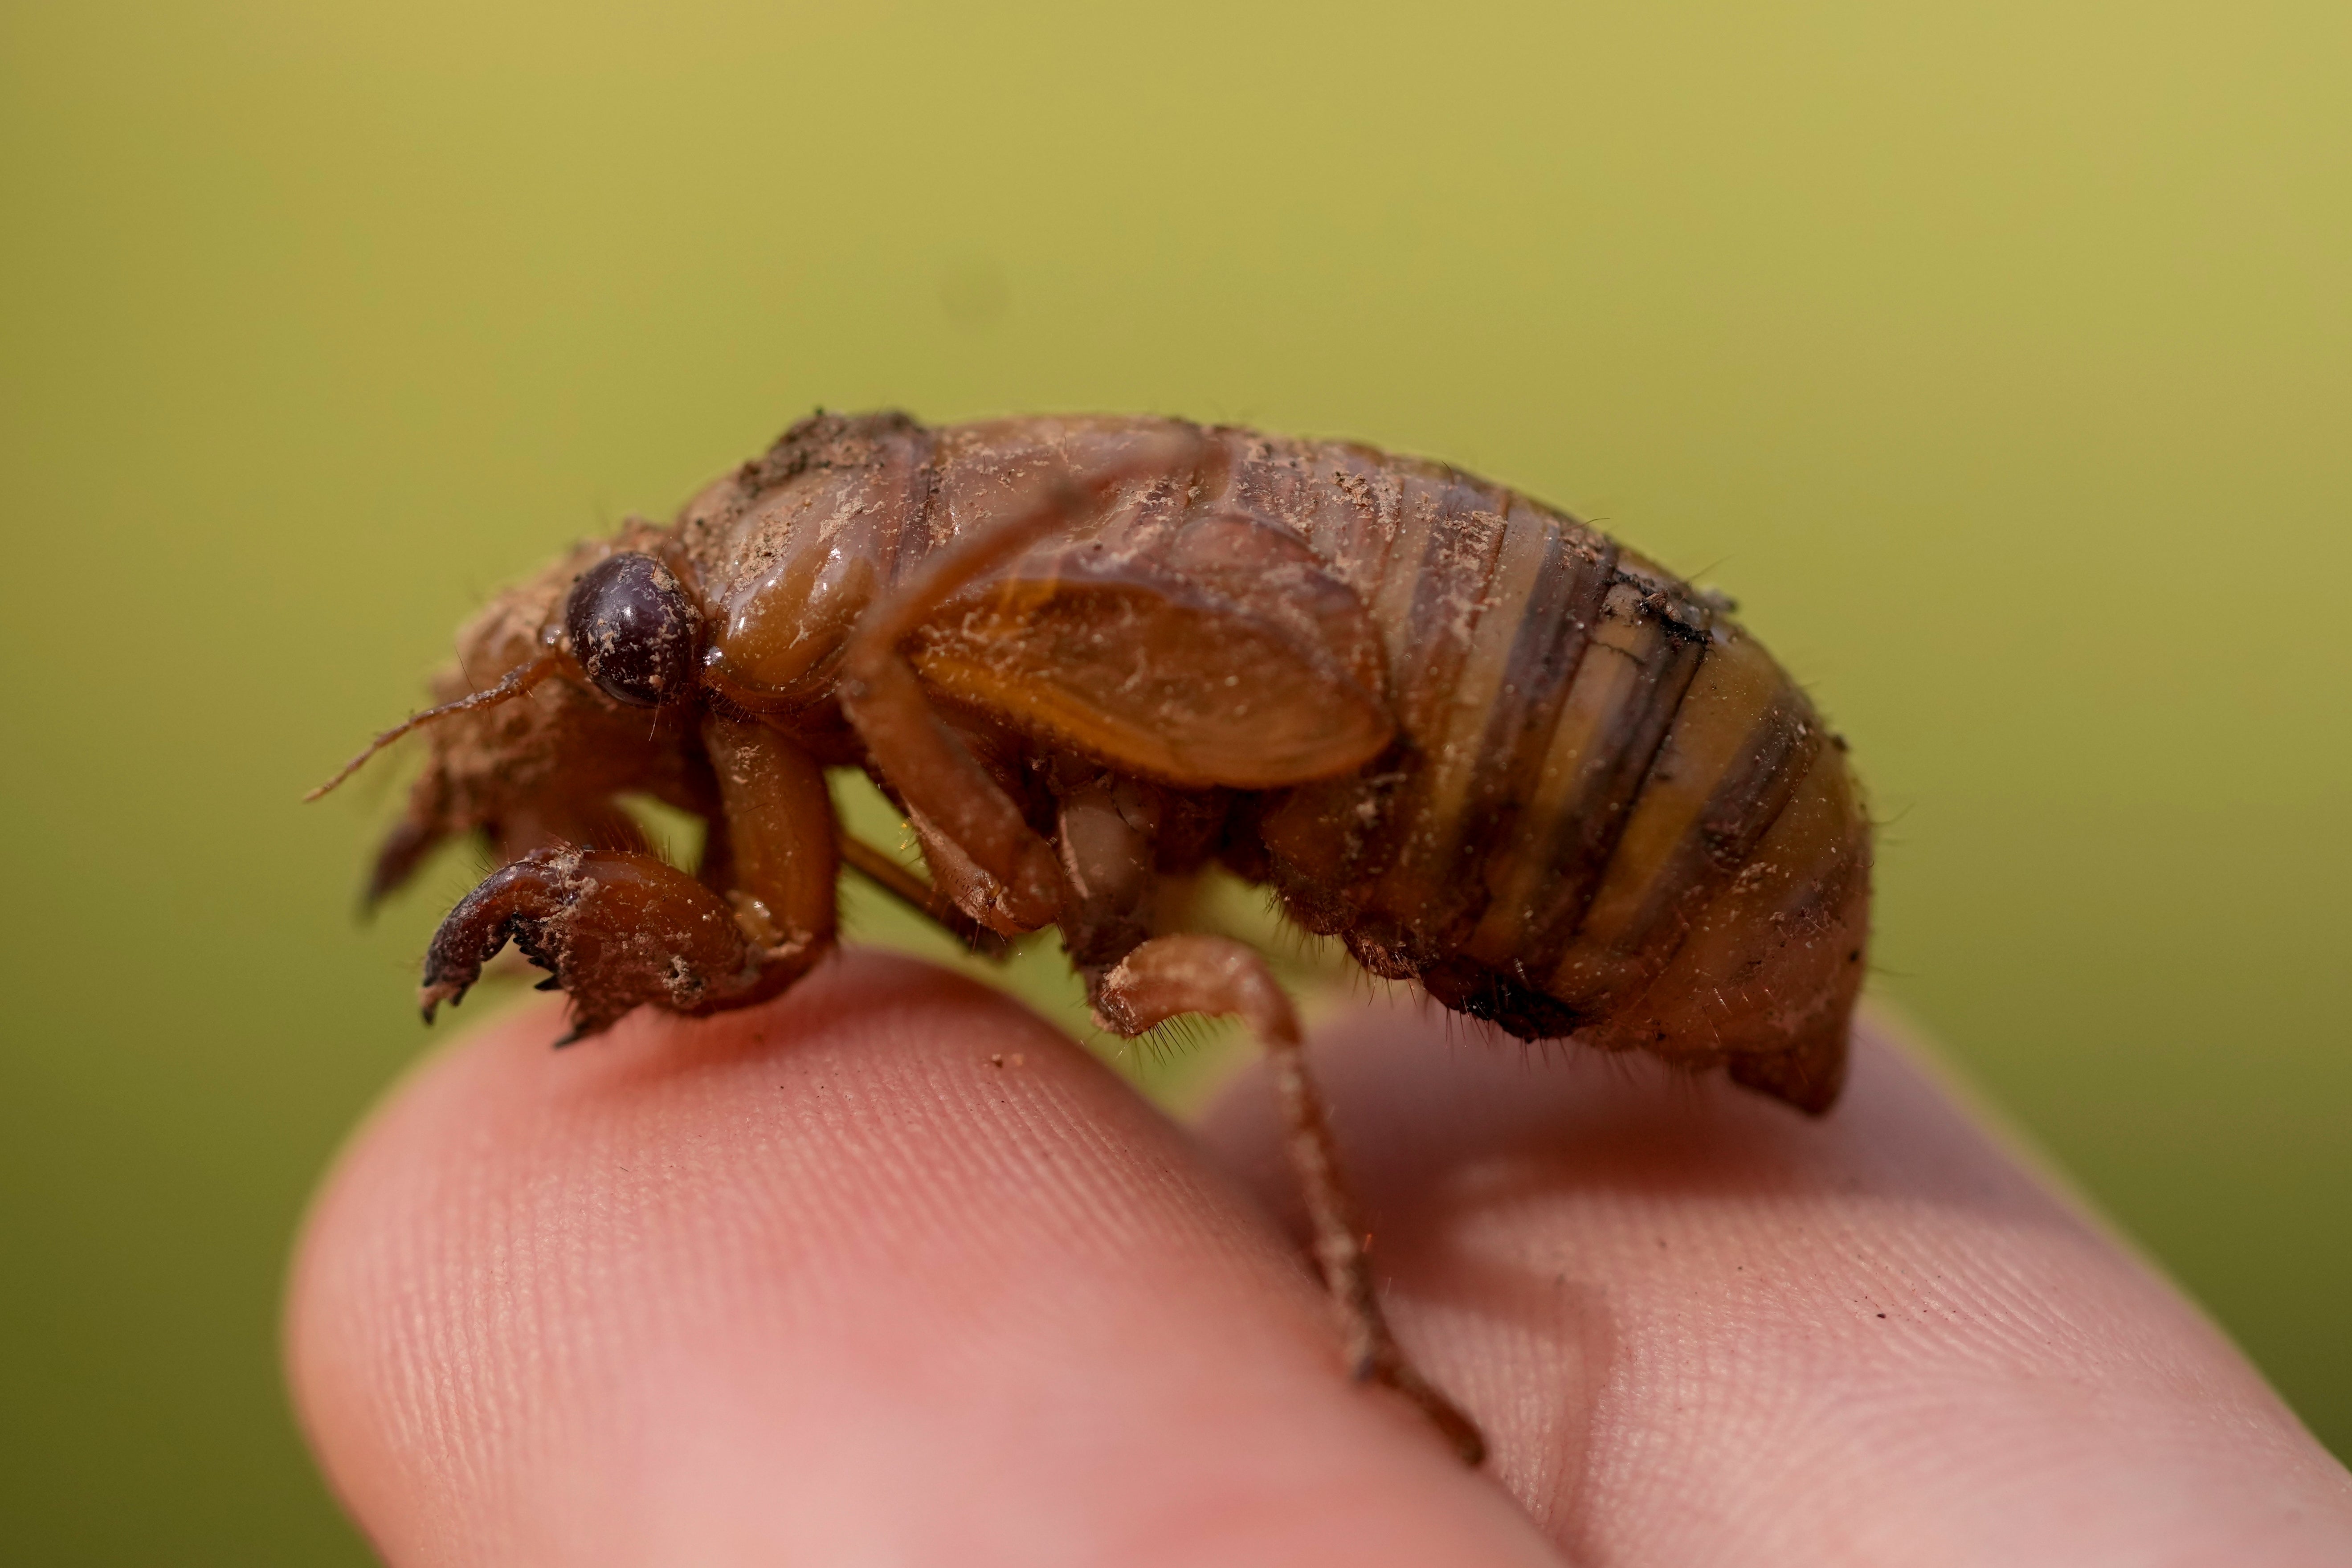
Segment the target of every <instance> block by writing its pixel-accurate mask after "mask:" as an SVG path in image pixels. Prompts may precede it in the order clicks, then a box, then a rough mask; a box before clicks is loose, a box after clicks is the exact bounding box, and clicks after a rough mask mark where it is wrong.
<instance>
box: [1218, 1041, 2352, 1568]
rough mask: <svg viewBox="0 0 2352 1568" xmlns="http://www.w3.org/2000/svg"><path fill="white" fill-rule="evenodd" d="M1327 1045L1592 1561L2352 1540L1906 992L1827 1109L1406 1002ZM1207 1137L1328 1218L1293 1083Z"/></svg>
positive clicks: (1462, 1390)
mask: <svg viewBox="0 0 2352 1568" xmlns="http://www.w3.org/2000/svg"><path fill="white" fill-rule="evenodd" d="M1314 1062H1315V1068H1316V1070H1317V1072H1318V1077H1319V1079H1321V1081H1322V1083H1323V1085H1324V1088H1325V1090H1326V1093H1327V1097H1328V1100H1330V1102H1331V1104H1332V1106H1333V1108H1334V1110H1333V1120H1334V1122H1335V1124H1336V1126H1337V1129H1338V1131H1339V1134H1340V1137H1341V1141H1342V1145H1343V1152H1344V1157H1345V1160H1346V1164H1347V1168H1348V1171H1349V1174H1350V1176H1351V1177H1352V1178H1353V1180H1354V1183H1355V1185H1356V1186H1357V1188H1358V1191H1359V1193H1360V1195H1361V1198H1362V1200H1363V1204H1364V1210H1365V1213H1366V1215H1367V1218H1368V1223H1369V1225H1370V1228H1371V1230H1372V1232H1373V1235H1374V1238H1375V1240H1374V1257H1375V1258H1376V1259H1377V1260H1378V1263H1379V1267H1380V1269H1381V1274H1382V1276H1383V1283H1384V1286H1385V1287H1386V1288H1387V1289H1388V1291H1389V1293H1390V1298H1391V1303H1392V1316H1393V1317H1394V1318H1395V1320H1396V1321H1397V1322H1398V1324H1399V1327H1400V1331H1401V1333H1402V1336H1403V1337H1404V1338H1405V1339H1406V1341H1407V1342H1408V1343H1409V1344H1411V1345H1412V1347H1413V1348H1414V1350H1415V1352H1416V1353H1417V1354H1418V1355H1419V1356H1420V1358H1421V1360H1422V1363H1423V1371H1424V1372H1425V1373H1428V1374H1429V1375H1431V1376H1432V1377H1433V1379H1434V1381H1436V1382H1437V1383H1438V1384H1441V1385H1442V1386H1444V1387H1445V1388H1447V1389H1448V1390H1450V1391H1452V1392H1454V1394H1457V1395H1458V1396H1459V1397H1461V1398H1462V1400H1463V1401H1464V1402H1465V1404H1466V1405H1468V1407H1469V1408H1470V1409H1471V1410H1472V1411H1473V1412H1474V1413H1475V1414H1476V1415H1478V1416H1479V1417H1480V1418H1481V1419H1482V1420H1483V1421H1484V1422H1485V1423H1486V1429H1487V1434H1488V1436H1489V1438H1490V1440H1491V1442H1492V1444H1493V1447H1494V1458H1493V1461H1492V1463H1493V1466H1494V1468H1495V1470H1496V1475H1497V1476H1498V1478H1499V1479H1501V1480H1502V1481H1503V1482H1504V1484H1506V1485H1507V1487H1508V1488H1509V1489H1511V1490H1512V1492H1513V1493H1514V1494H1515V1495H1516V1496H1517V1498H1518V1499H1519V1500H1520V1501H1521V1503H1522V1504H1523V1505H1524V1506H1525V1507H1526V1508H1527V1509H1528V1511H1529V1513H1530V1515H1531V1516H1532V1517H1533V1518H1534V1519H1536V1520H1537V1521H1538V1522H1539V1523H1540V1524H1541V1525H1542V1526H1543V1528H1544V1529H1545V1531H1546V1532H1547V1534H1548V1535H1549V1537H1550V1538H1551V1540H1552V1541H1553V1542H1555V1543H1556V1544H1557V1545H1559V1546H1560V1547H1561V1548H1562V1549H1563V1550H1564V1551H1566V1552H1567V1553H1568V1554H1569V1555H1570V1557H1571V1558H1573V1559H1575V1560H1578V1561H1587V1560H1590V1561H1598V1562H1608V1563H1674V1564H1698V1563H1740V1564H1743V1565H1753V1568H1769V1565H1770V1564H1775V1563H1791V1564H1794V1563H1804V1564H1808V1565H1809V1568H1811V1565H1819V1564H1833V1563H1905V1564H1923V1565H1925V1564H1953V1565H1955V1568H1958V1565H1963V1564H1965V1565H1979V1564H2002V1565H2004V1568H2034V1565H2038V1564H2044V1563H2047V1564H2053V1565H2055V1564H2066V1565H2068V1568H2079V1565H2081V1564H2085V1563H2210V1562H2243V1563H2252V1562H2260V1563H2297V1564H2300V1563H2336V1564H2341V1563H2347V1562H2352V1478H2347V1475H2346V1473H2345V1471H2344V1469H2343V1468H2342V1467H2341V1466H2339V1465H2337V1464H2336V1462H2335V1461H2334V1460H2333V1459H2332V1458H2329V1457H2328V1456H2327V1455H2326V1452H2325V1451H2324V1450H2322V1449H2321V1448H2320V1447H2318V1445H2317V1444H2316V1443H2315V1442H2314V1441H2313V1440H2312V1438H2311V1437H2310V1436H2309V1435H2308V1434H2307V1433H2306V1432H2305V1430H2304V1429H2303V1427H2302V1426H2301V1425H2300V1424H2299V1423H2298V1422H2297V1421H2296V1420H2295V1418H2294V1415H2292V1414H2291V1413H2290V1412H2288V1411H2287V1410H2286V1408H2285V1407H2284V1405H2282V1404H2281V1403H2280V1402H2279V1400H2278V1399H2277V1397H2276V1396H2275V1395H2274V1394H2273V1393H2272V1392H2271V1391H2270V1389H2269V1388H2268V1387H2267V1386H2265V1385H2264V1384H2263V1381H2262V1379H2261V1377H2260V1376H2259V1375H2258V1374H2257V1373H2255V1372H2254V1371H2253V1370H2252V1367H2250V1366H2249V1365H2248V1364H2247V1363H2246V1362H2245V1361H2244V1359H2243V1358H2242V1356H2240V1355H2239V1354H2238V1352H2236V1351H2235V1350H2234V1349H2233V1348H2232V1347H2231V1345H2230V1344H2229V1343H2228V1342H2227V1341H2226V1340H2225V1339H2223V1338H2222V1336H2221V1334H2220V1333H2219V1332H2218V1331H2215V1330H2214V1329H2213V1327H2212V1326H2211V1325H2210V1323H2209V1322H2208V1321H2206V1320H2205V1319H2204V1318H2203V1317H2202V1316H2201V1315H2200V1313H2199V1312H2198V1311H2197V1310H2196V1309H2194V1308H2193V1307H2192V1306H2190V1305H2189V1303H2188V1302H2187V1301H2186V1300H2183V1299H2182V1298H2181V1297H2180V1296H2179V1293H2178V1292H2177V1291H2176V1290H2174V1289H2172V1288H2171V1287H2170V1286H2169V1285H2168V1284H2167V1283H2166V1282H2165V1281H2163V1280H2162V1279H2160V1278H2159V1277H2158V1275H2157V1274H2156V1273H2155V1272H2154V1271H2153V1270H2151V1269H2150V1268H2147V1266H2146V1265H2144V1264H2143V1263H2141V1262H2140V1261H2139V1260H2137V1258H2134V1257H2132V1256H2131V1255H2130V1254H2129V1252H2128V1251H2127V1250H2126V1248H2125V1247H2122V1246H2121V1245H2119V1244H2118V1243H2117V1242H2116V1240H2115V1239H2114V1238H2113V1237H2110V1236H2109V1235H2108V1234H2107V1233H2106V1232H2105V1230H2104V1229H2103V1228H2102V1227H2101V1226H2099V1225H2098V1224H2096V1223H2095V1221H2093V1220H2090V1219H2088V1218H2086V1217H2085V1215H2084V1212H2083V1211H2082V1210H2081V1209H2080V1208H2078V1207H2077V1206H2076V1205H2074V1203H2073V1202H2071V1201H2070V1200H2068V1199H2065V1198H2063V1197H2061V1196H2059V1195H2057V1194H2056V1193H2055V1192H2054V1191H2053V1187H2052V1185H2051V1184H2048V1183H2046V1182H2045V1181H2044V1180H2043V1179H2042V1177H2040V1176H2038V1175H2036V1174H2035V1173H2032V1171H2031V1170H2030V1169H2029V1167H2028V1165H2027V1164H2026V1163H2021V1161H2020V1159H2018V1158H2017V1157H2015V1156H2013V1155H2012V1154H2011V1152H2009V1151H2008V1150H2007V1149H2005V1148H2004V1146H2003V1142H2002V1140H2001V1139H2000V1136H1998V1135H1997V1134H1994V1133H1992V1132H1990V1131H1988V1130H1987V1127H1986V1125H1985V1124H1984V1123H1983V1122H1982V1121H1980V1120H1979V1117H1978V1116H1977V1115H1976V1114H1975V1113H1973V1112H1972V1111H1970V1110H1968V1109H1966V1108H1965V1107H1964V1106H1963V1105H1961V1104H1960V1103H1959V1102H1958V1100H1956V1099H1955V1097H1954V1095H1953V1094H1952V1093H1951V1092H1949V1091H1948V1089H1947V1088H1946V1087H1945V1086H1944V1084H1942V1083H1941V1082H1939V1081H1938V1078H1937V1074H1936V1073H1935V1072H1934V1071H1932V1070H1931V1069H1928V1068H1925V1067H1923V1065H1922V1064H1921V1062H1920V1060H1919V1059H1918V1058H1916V1055H1915V1054H1914V1053H1913V1052H1911V1051H1909V1050H1907V1049H1906V1048H1904V1047H1902V1046H1900V1045H1899V1044H1898V1043H1896V1042H1895V1041H1894V1040H1892V1039H1891V1038H1889V1031H1887V1030H1886V1029H1885V1028H1884V1027H1871V1026H1865V1027H1864V1029H1863V1030H1862V1031H1861V1032H1860V1034H1859V1036H1858V1039H1857V1052H1856V1059H1855V1063H1854V1071H1853V1081H1852V1085H1851V1088H1850V1089H1849V1090H1848V1091H1847V1095H1846V1098H1845V1100H1843V1103H1842V1104H1840V1105H1839V1106H1838V1107H1837V1108H1836V1110H1834V1111H1833V1112H1832V1114H1831V1115H1829V1116H1828V1117H1827V1118H1825V1119H1823V1120H1821V1121H1809V1120H1807V1119H1804V1118H1802V1117H1800V1116H1797V1115H1795V1114H1794V1113H1792V1112H1790V1111H1789V1110H1786V1109H1784V1108H1782V1107H1780V1106H1779V1105H1777V1104H1773V1103H1770V1102H1768V1101H1766V1100H1761V1099H1759V1098H1757V1097H1755V1096H1753V1095H1750V1094H1747V1093H1745V1092H1742V1091H1740V1090H1738V1089H1733V1088H1731V1087H1730V1086H1728V1085H1727V1084H1725V1083H1722V1082H1720V1081H1716V1080H1693V1079H1686V1078H1679V1077H1675V1076H1674V1075H1672V1074H1669V1073H1668V1072H1666V1071H1665V1070H1664V1069H1663V1068H1657V1067H1656V1066H1655V1065H1654V1064H1649V1063H1645V1062H1628V1061H1624V1060H1614V1059H1603V1058H1597V1057H1595V1056H1593V1055H1591V1054H1589V1053H1579V1052H1577V1051H1575V1050H1573V1049H1572V1048H1571V1049H1557V1048H1554V1049H1546V1050H1533V1051H1530V1050H1527V1049H1523V1048H1522V1047H1518V1046H1517V1043H1516V1042H1509V1041H1503V1042H1499V1043H1497V1042H1495V1041H1491V1040H1488V1039H1486V1038H1473V1037H1465V1031H1464V1030H1463V1029H1462V1028H1461V1027H1460V1026H1459V1020H1454V1019H1450V1018H1446V1017H1442V1016H1432V1015H1431V1014H1430V1013H1429V1011H1428V1010H1427V1009H1414V1008H1412V1007H1410V1006H1403V1007H1389V1008H1381V1007H1373V1008H1370V1009H1366V1010H1364V1011H1362V1012H1360V1013H1359V1014H1357V1015H1355V1016H1352V1017H1351V1018H1349V1020H1348V1021H1347V1022H1345V1023H1344V1024H1342V1025H1341V1026H1339V1027H1338V1028H1336V1029H1334V1030H1330V1031H1327V1032H1326V1033H1324V1034H1323V1035H1322V1036H1321V1037H1318V1043H1317V1046H1316V1048H1315V1052H1314ZM1204 1136H1205V1137H1206V1138H1207V1140H1208V1141H1209V1142H1210V1143H1211V1145H1212V1146H1213V1147H1215V1148H1217V1149H1219V1150H1220V1151H1221V1152H1222V1154H1223V1158H1224V1159H1225V1160H1226V1162H1227V1164H1228V1168H1229V1169H1231V1170H1233V1171H1234V1173H1236V1174H1237V1175H1238V1176H1239V1177H1240V1178H1241V1179H1243V1180H1244V1181H1245V1182H1247V1183H1249V1184H1252V1185H1254V1186H1255V1188H1256V1189H1257V1190H1258V1191H1259V1192H1260V1194H1261V1195H1262V1197H1263V1198H1264V1200H1265V1202H1266V1203H1267V1204H1268V1205H1271V1206H1273V1207H1274V1208H1276V1210H1277V1211H1278V1212H1287V1213H1289V1214H1290V1215H1291V1216H1292V1223H1293V1225H1294V1226H1297V1224H1298V1223H1299V1222H1298V1220H1297V1214H1296V1203H1295V1200H1294V1199H1292V1198H1291V1196H1290V1195H1289V1184H1288V1182H1287V1180H1286V1176H1285V1174H1284V1173H1283V1170H1282V1166H1281V1158H1280V1153H1279V1148H1278V1142H1277V1138H1276V1129H1275V1126H1274V1123H1273V1117H1272V1114H1271V1111H1270V1110H1269V1109H1268V1108H1267V1106H1266V1104H1265V1094H1264V1092H1263V1089H1262V1086H1260V1085H1258V1084H1256V1083H1253V1082H1244V1083H1242V1084H1239V1085H1237V1086H1236V1087H1235V1088H1234V1089H1233V1090H1232V1091H1231V1092H1230V1094H1229V1095H1228V1096H1227V1098H1226V1099H1225V1100H1223V1101H1222V1102H1221V1103H1220V1104H1219V1105H1218V1106H1217V1107H1216V1108H1215V1109H1214V1110H1213V1113H1212V1115H1211V1116H1210V1118H1209V1119H1208V1123H1207V1125H1206V1127H1205V1129H1204Z"/></svg>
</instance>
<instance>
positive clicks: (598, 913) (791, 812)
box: [421, 717, 838, 1039]
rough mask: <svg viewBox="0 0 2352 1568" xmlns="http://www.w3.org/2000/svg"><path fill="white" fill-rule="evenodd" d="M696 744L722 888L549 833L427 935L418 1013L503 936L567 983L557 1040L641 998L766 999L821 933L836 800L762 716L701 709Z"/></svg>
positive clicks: (475, 969) (821, 948)
mask: <svg viewBox="0 0 2352 1568" xmlns="http://www.w3.org/2000/svg"><path fill="white" fill-rule="evenodd" d="M702 740H703V745H704V748H705V749H706V751H707V752H709V757H710V763H711V767H712V771H713V772H714V773H716V774H717V777H718V782H719V808H720V810H721V812H722V813H723V814H724V816H725V819H726V825H727V842H728V845H729V847H730V886H729V888H728V889H726V890H725V892H724V894H723V896H722V894H721V893H720V892H719V891H717V890H714V889H710V888H709V887H706V886H704V885H703V884H702V883H701V882H699V881H698V880H696V879H694V878H693V877H690V876H688V875H687V874H686V873H685V872H683V871H680V870H678V869H677V868H675V867H673V866H670V865H669V864H667V862H665V861H663V860H660V859H658V858H656V857H654V856H652V855H648V854H644V853H640V852H636V851H631V850H604V849H583V848H581V847H577V846H574V845H570V844H558V845H551V846H549V847H542V848H540V849H535V850H533V851H531V852H530V854H527V855H525V856H523V857H522V858H520V859H519V860H516V861H514V862H513V863H512V864H510V865H508V866H505V867H503V868H500V869H499V870H498V871H496V872H493V873H492V874H491V875H490V877H489V878H488V879H487V880H485V881H484V882H483V883H482V885H481V886H480V887H478V888H476V889H474V890H473V892H471V893H470V894H468V895H467V897H466V899H465V900H463V901H462V902H460V903H459V904H458V905H457V908H456V909H455V910H451V911H450V912H449V918H448V919H447V920H446V921H443V922H442V924H441V929H440V931H438V932H436V934H435V936H434V939H433V945H432V947H431V949H430V950H429V952H427V954H426V958H425V988H424V991H423V993H422V995H421V1001H422V1003H423V1005H424V1009H425V1016H426V1017H427V1018H430V1017H431V1016H433V1012H434V1009H435V1008H436V1006H437V1005H439V1004H441V1003H442V1002H444V1001H447V1002H451V1003H455V1002H456V1001H457V999H458V998H460V997H462V996H463V995H464V994H466V991H467V987H469V986H471V985H472V984H474V982H475V981H476V980H477V979H478V978H479V976H480V974H481V970H482V965H483V963H486V962H487V961H488V959H489V958H490V957H491V956H492V955H493V954H495V953H496V952H498V951H499V949H500V948H501V947H503V946H505V945H506V944H507V943H508V942H514V943H515V945H516V946H518V947H520V949H521V950H522V951H523V952H524V953H525V954H526V955H527V956H529V957H530V959H531V961H532V962H534V963H538V964H539V965H540V966H541V968H544V969H547V970H549V971H551V973H552V976H553V978H552V980H551V984H554V985H558V986H561V987H562V989H563V990H565V991H568V992H570V993H571V994H572V1033H571V1035H570V1036H569V1037H567V1038H569V1039H579V1038H582V1037H585V1036H589V1035H594V1034H600V1033H602V1032H603V1031H604V1030H605V1029H607V1028H610V1027H611V1026H613V1025H614V1023H616V1022H618V1021H619V1020H620V1018H621V1017H622V1016H624V1015H625V1014H627V1013H628V1012H630V1011H631V1010H633V1009H635V1008H636V1007H638V1006H641V1005H646V1004H648V1003H650V1004H652V1005H655V1006H658V1007H663V1008H667V1010H669V1011H671V1012H674V1013H688V1014H705V1013H717V1012H723V1011H726V1010H727V1009H729V1008H733V1007H742V1006H748V1005H751V1004H752V1003H755V1002H760V1001H764V1000H765V999H767V998H768V997H770V996H773V995H775V994H778V993H779V992H781V991H782V990H783V989H784V988H785V987H786V986H788V985H790V984H792V983H793V981H795V980H797V979H799V978H800V977H801V976H802V975H803V974H804V973H807V972H808V970H809V969H810V967H811V966H812V965H814V963H816V961H817V960H818V959H819V958H820V957H822V956H823V955H824V952H825V951H826V950H827V949H828V948H829V947H831V945H832V943H833V938H834V919H835V915H834V908H835V905H834V879H835V874H836V871H837V868H838V860H837V858H836V857H837V850H836V847H835V834H836V829H835V823H834V817H833V805H832V802H831V799H830V798H829V797H828V796H827V795H826V793H825V788H824V773H822V772H821V771H820V770H819V769H818V767H817V765H816V764H815V763H814V762H812V761H811V760H810V759H809V757H808V755H807V754H806V753H805V752H802V751H801V750H800V749H799V748H798V747H797V746H794V745H793V743H792V742H790V741H788V740H786V739H785V738H784V737H783V736H782V735H780V734H777V733H776V732H775V731H772V730H770V729H767V728H766V727H765V726H763V725H760V724H755V723H746V722H740V721H735V720H730V719H721V718H716V717H713V718H709V719H706V720H705V721H703V726H702Z"/></svg>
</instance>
